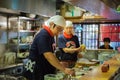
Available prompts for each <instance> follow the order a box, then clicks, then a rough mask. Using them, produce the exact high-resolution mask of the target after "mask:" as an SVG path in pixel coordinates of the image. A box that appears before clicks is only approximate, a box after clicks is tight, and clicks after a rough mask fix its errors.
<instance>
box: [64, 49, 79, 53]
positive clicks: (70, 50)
mask: <svg viewBox="0 0 120 80" xmlns="http://www.w3.org/2000/svg"><path fill="white" fill-rule="evenodd" d="M63 51H64V52H65V53H71V54H72V53H74V52H79V51H80V47H79V48H63Z"/></svg>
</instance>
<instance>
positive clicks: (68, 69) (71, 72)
mask: <svg viewBox="0 0 120 80" xmlns="http://www.w3.org/2000/svg"><path fill="white" fill-rule="evenodd" d="M64 72H65V74H68V75H72V76H75V70H74V69H70V68H65V71H64Z"/></svg>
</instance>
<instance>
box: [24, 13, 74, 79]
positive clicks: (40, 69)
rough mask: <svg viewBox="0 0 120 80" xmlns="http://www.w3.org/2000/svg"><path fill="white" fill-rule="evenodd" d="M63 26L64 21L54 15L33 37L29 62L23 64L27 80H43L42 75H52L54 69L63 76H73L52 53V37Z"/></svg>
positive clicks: (71, 71) (72, 72) (70, 70)
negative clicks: (63, 74)
mask: <svg viewBox="0 0 120 80" xmlns="http://www.w3.org/2000/svg"><path fill="white" fill-rule="evenodd" d="M64 26H65V19H64V18H63V17H62V16H59V15H56V16H53V17H51V18H50V19H48V20H47V21H46V22H45V24H44V26H43V29H41V30H40V31H39V32H38V33H37V34H36V36H35V38H34V40H33V43H32V45H31V48H30V55H29V60H28V61H27V63H26V64H25V72H24V76H25V77H26V78H28V79H29V80H44V75H46V74H54V73H55V71H56V68H57V69H59V70H61V71H63V72H64V73H65V74H71V75H72V74H74V71H73V70H72V69H68V68H64V67H63V66H62V65H61V64H60V62H59V61H58V59H57V58H56V56H55V55H54V54H53V53H54V44H55V43H54V42H55V41H54V36H56V35H58V34H59V33H60V32H61V31H62V30H63V28H64Z"/></svg>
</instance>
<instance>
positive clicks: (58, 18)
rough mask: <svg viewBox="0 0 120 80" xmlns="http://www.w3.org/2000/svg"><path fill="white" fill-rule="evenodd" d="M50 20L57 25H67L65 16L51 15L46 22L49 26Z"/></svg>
mask: <svg viewBox="0 0 120 80" xmlns="http://www.w3.org/2000/svg"><path fill="white" fill-rule="evenodd" d="M50 22H53V23H55V24H56V25H58V26H61V27H65V25H66V23H65V19H64V17H63V16H60V15H55V16H53V17H51V18H50V19H48V20H47V21H46V22H45V25H47V26H49V24H50Z"/></svg>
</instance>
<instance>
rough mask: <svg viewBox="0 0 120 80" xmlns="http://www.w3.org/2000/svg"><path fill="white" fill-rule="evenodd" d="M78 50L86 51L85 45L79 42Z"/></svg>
mask: <svg viewBox="0 0 120 80" xmlns="http://www.w3.org/2000/svg"><path fill="white" fill-rule="evenodd" d="M80 50H81V51H82V52H85V51H86V46H85V45H84V44H81V46H80Z"/></svg>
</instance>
